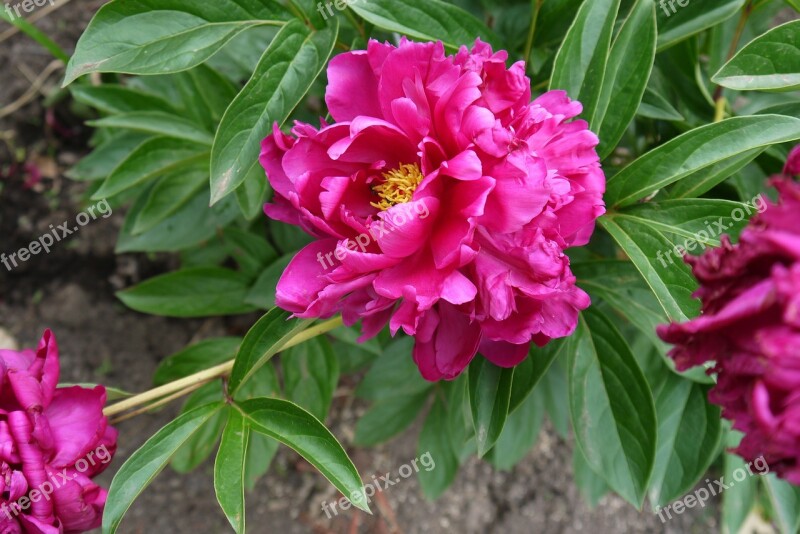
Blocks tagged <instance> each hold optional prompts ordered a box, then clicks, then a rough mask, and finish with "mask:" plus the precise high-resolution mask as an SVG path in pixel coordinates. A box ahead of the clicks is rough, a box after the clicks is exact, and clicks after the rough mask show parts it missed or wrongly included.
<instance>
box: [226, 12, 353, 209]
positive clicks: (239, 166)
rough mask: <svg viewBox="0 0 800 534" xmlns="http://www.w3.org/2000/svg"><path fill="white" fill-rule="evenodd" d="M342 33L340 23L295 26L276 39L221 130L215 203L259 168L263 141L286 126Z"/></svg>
mask: <svg viewBox="0 0 800 534" xmlns="http://www.w3.org/2000/svg"><path fill="white" fill-rule="evenodd" d="M338 33H339V26H338V22H337V23H335V24H334V26H333V27H332V28H329V29H325V30H321V31H312V30H310V29H309V28H308V27H307V26H305V25H304V24H303V23H302V22H300V21H292V22H290V23H288V24H287V25H286V26H285V27H284V28H283V29H282V30H281V31H280V32H279V33H278V35H276V36H275V39H273V41H272V43H270V45H269V48H267V50H266V51H265V52H264V55H263V56H262V58H261V61H259V63H258V66H257V67H256V70H255V72H253V76H252V78H250V81H248V82H247V85H245V86H244V89H242V92H241V93H239V95H238V96H237V97H236V98H235V99H234V100H233V102H231V105H230V106H229V107H228V110H227V111H226V112H225V116H224V117H223V118H222V122H221V123H220V125H219V129H218V130H217V135H216V137H215V139H214V147H213V149H212V151H211V202H212V204H213V203H216V202H218V201H219V200H220V199H222V198H223V197H225V196H226V195H228V194H229V193H231V192H232V191H234V190H235V189H236V188H237V187H239V186H240V185H241V184H242V182H244V180H245V178H246V177H247V176H248V175H249V173H250V172H252V169H253V167H255V166H257V165H258V155H259V153H260V151H261V140H262V139H263V138H264V137H266V136H267V135H268V134H269V133H270V132H271V129H272V125H273V124H274V123H276V122H277V123H278V124H283V122H284V121H285V120H286V119H287V118H288V117H289V115H290V114H291V113H292V110H294V108H295V107H296V106H297V104H298V103H299V102H300V101H301V100H302V99H303V97H304V96H305V94H306V93H307V92H308V90H309V89H310V88H311V85H312V84H313V83H314V80H316V79H317V76H319V73H320V72H322V69H324V68H325V65H326V63H327V62H328V59H329V58H330V56H331V53H332V52H333V46H334V44H335V43H336V38H337V36H338Z"/></svg>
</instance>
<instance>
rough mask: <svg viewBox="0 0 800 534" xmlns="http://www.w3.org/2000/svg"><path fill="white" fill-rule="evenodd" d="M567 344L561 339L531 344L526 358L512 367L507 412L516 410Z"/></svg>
mask: <svg viewBox="0 0 800 534" xmlns="http://www.w3.org/2000/svg"><path fill="white" fill-rule="evenodd" d="M566 347H567V344H566V343H564V341H563V340H554V341H551V342H550V343H548V344H547V346H545V347H537V346H536V345H533V346H531V351H530V354H529V355H528V357H527V358H525V359H524V360H522V362H521V363H520V364H519V365H517V366H516V367H515V368H514V378H513V379H512V381H511V397H510V399H509V403H508V413H512V412H514V411H516V409H517V408H519V407H520V406H521V405H522V404H523V403H524V402H525V399H527V398H528V396H529V395H530V394H531V392H532V391H533V390H534V388H535V387H536V384H538V383H539V380H541V379H542V377H543V376H544V375H545V374H547V370H548V369H550V365H552V363H553V362H554V361H555V360H556V359H557V358H558V357H559V356H560V355H562V354H563V353H564V349H565V348H566Z"/></svg>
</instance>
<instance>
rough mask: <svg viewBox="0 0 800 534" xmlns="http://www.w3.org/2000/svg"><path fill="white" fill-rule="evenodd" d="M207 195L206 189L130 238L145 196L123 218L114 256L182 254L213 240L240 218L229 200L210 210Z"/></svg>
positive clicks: (145, 198) (138, 199)
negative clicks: (141, 253)
mask: <svg viewBox="0 0 800 534" xmlns="http://www.w3.org/2000/svg"><path fill="white" fill-rule="evenodd" d="M208 195H209V193H208V189H204V190H203V191H201V192H200V193H198V194H197V196H195V197H194V198H193V199H191V200H190V201H189V202H188V203H187V204H186V205H185V206H184V207H182V208H180V209H179V210H178V211H177V212H175V214H174V215H171V216H170V217H167V218H166V219H164V220H163V221H161V222H160V223H158V224H157V225H156V226H155V227H153V228H152V229H151V230H148V231H147V232H144V233H142V234H139V235H133V227H134V225H135V224H136V218H137V217H138V216H139V212H140V211H141V210H142V208H144V204H145V202H147V195H140V196H139V198H137V200H136V202H134V205H133V206H132V207H131V209H130V210H129V211H128V214H127V216H126V217H125V222H124V223H123V225H122V231H121V232H120V235H119V240H118V241H117V248H116V252H117V254H122V253H124V252H176V251H183V250H187V249H189V248H191V247H194V246H196V245H200V244H201V243H203V242H204V241H208V240H211V239H213V238H214V237H215V236H216V235H217V234H219V232H220V231H221V230H222V229H223V228H224V227H225V226H227V225H228V224H229V223H230V222H231V221H233V220H234V219H235V218H236V217H237V216H238V215H239V208H238V207H237V206H236V201H235V200H233V199H231V200H230V201H226V202H222V203H220V204H217V205H216V206H214V207H212V208H210V209H209V207H208V199H209V196H208Z"/></svg>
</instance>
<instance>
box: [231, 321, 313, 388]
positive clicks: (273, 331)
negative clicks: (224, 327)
mask: <svg viewBox="0 0 800 534" xmlns="http://www.w3.org/2000/svg"><path fill="white" fill-rule="evenodd" d="M290 317H291V314H290V313H289V312H285V311H283V310H280V309H278V308H273V309H272V310H270V311H268V312H267V313H266V314H265V315H264V316H263V317H261V319H259V320H258V321H257V322H256V324H254V325H253V327H252V328H251V329H250V331H248V332H247V335H246V336H245V337H244V340H243V341H242V344H241V346H240V347H239V352H238V353H237V354H236V363H235V364H234V366H233V371H232V372H231V377H230V381H229V383H228V391H229V392H230V393H231V395H234V394H235V393H236V391H237V390H238V389H239V388H240V387H242V385H244V384H245V383H246V382H247V381H248V380H250V378H252V377H253V375H254V374H255V373H256V371H258V369H259V368H260V367H261V366H263V365H264V364H265V363H267V362H268V361H269V359H270V358H272V357H273V356H274V355H275V354H276V353H277V352H278V351H279V350H281V349H282V348H283V346H284V345H285V344H286V342H287V341H289V340H290V339H291V338H292V337H294V336H295V335H296V334H297V333H298V332H301V331H302V330H305V329H306V328H307V327H308V326H309V324H311V321H309V320H300V319H290Z"/></svg>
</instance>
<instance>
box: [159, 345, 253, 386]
mask: <svg viewBox="0 0 800 534" xmlns="http://www.w3.org/2000/svg"><path fill="white" fill-rule="evenodd" d="M241 342H242V338H240V337H215V338H211V339H206V340H204V341H200V342H199V343H195V344H194V345H190V346H188V347H186V348H185V349H183V350H181V351H179V352H176V353H175V354H172V355H170V356H167V357H166V358H165V359H164V360H163V361H162V362H161V363H160V364H159V366H158V368H156V372H155V375H154V376H153V385H154V386H163V385H164V384H167V383H169V382H172V381H174V380H179V379H181V378H185V377H187V376H189V375H191V374H194V373H197V372H200V371H203V370H205V369H210V368H211V367H214V366H215V365H218V364H221V363H223V362H226V361H228V360H232V359H233V357H234V356H236V351H238V350H239V345H240V344H241Z"/></svg>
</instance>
